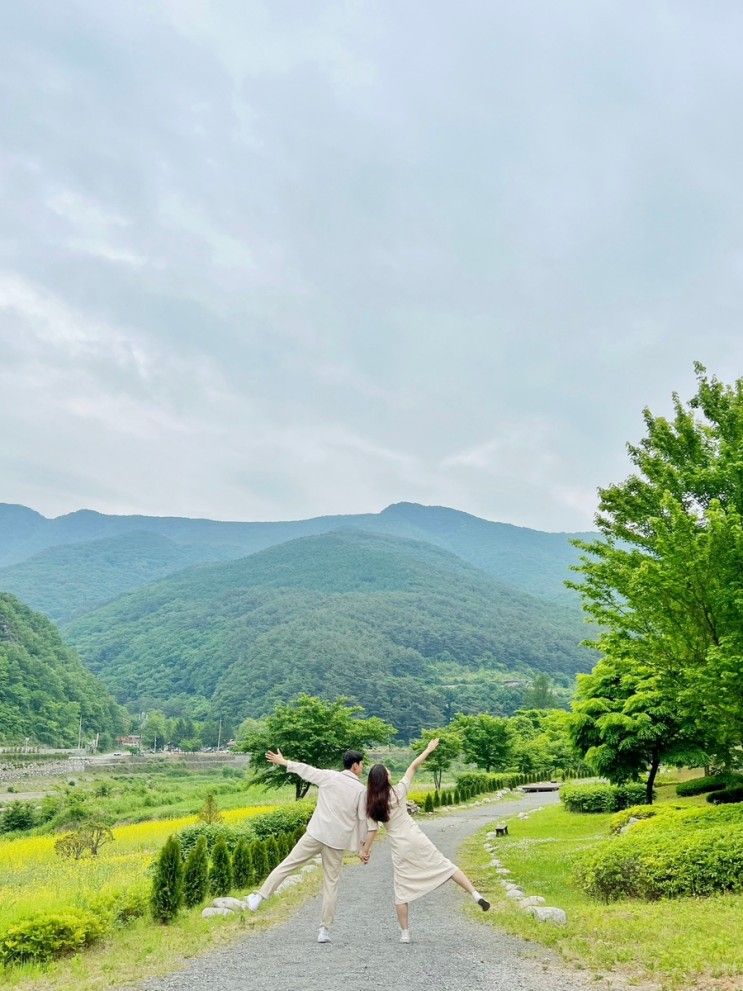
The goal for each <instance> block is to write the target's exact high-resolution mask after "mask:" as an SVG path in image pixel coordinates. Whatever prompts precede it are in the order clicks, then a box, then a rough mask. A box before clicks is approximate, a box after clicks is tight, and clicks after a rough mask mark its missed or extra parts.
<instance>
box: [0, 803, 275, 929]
mask: <svg viewBox="0 0 743 991" xmlns="http://www.w3.org/2000/svg"><path fill="white" fill-rule="evenodd" d="M275 807H276V806H274V805H250V806H245V807H243V808H239V809H230V810H229V811H225V812H223V813H222V815H223V817H224V820H225V822H226V823H230V824H231V823H236V822H241V821H242V820H244V819H248V818H252V817H253V816H257V815H260V814H261V813H263V812H270V811H271V810H272V809H274V808H275ZM196 818H197V817H196V816H195V815H191V816H183V817H181V818H180V819H155V820H152V821H151V822H141V823H134V824H131V825H126V826H117V827H116V828H115V829H114V831H113V833H114V840H113V841H112V842H110V843H107V844H106V845H105V846H104V847H102V848H101V852H100V853H99V855H98V856H97V857H85V858H84V859H82V860H65V859H63V858H61V857H59V856H57V854H56V853H55V852H54V842H55V839H56V837H55V836H32V837H27V838H24V839H16V840H6V841H5V842H0V933H2V932H3V931H4V930H5V929H6V928H7V926H8V925H11V924H12V923H14V922H17V921H18V920H19V919H20V918H24V917H27V916H29V915H33V914H35V913H36V912H41V911H47V910H50V909H62V908H65V907H71V906H81V905H84V904H85V902H86V900H87V899H88V898H90V897H92V896H97V895H100V894H107V893H109V892H113V891H123V890H129V889H132V888H138V887H141V886H147V885H148V883H149V873H148V871H149V867H150V864H151V863H152V860H153V857H154V856H155V854H157V853H158V851H159V850H160V847H161V846H162V845H163V843H164V842H165V840H166V839H167V838H168V836H170V834H171V833H174V832H176V831H177V830H179V829H182V828H183V827H184V826H190V825H191V824H193V823H194V822H196Z"/></svg>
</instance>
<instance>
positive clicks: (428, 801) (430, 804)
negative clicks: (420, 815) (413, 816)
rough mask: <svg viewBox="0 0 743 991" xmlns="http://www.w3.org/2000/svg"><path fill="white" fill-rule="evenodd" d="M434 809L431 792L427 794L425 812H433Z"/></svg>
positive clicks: (424, 805)
mask: <svg viewBox="0 0 743 991" xmlns="http://www.w3.org/2000/svg"><path fill="white" fill-rule="evenodd" d="M433 808H434V806H433V795H432V794H431V792H430V791H429V792H428V793H427V794H426V800H425V802H424V803H423V810H424V812H433Z"/></svg>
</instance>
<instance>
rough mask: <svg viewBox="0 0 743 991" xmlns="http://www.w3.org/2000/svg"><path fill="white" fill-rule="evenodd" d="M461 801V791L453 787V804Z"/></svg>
mask: <svg viewBox="0 0 743 991" xmlns="http://www.w3.org/2000/svg"><path fill="white" fill-rule="evenodd" d="M461 801H462V794H461V792H460V791H459V788H455V789H454V804H455V805H459V803H460V802H461Z"/></svg>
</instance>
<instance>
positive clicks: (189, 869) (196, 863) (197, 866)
mask: <svg viewBox="0 0 743 991" xmlns="http://www.w3.org/2000/svg"><path fill="white" fill-rule="evenodd" d="M239 849H240V847H239V845H238V850H239ZM208 890H209V852H208V850H207V846H206V837H204V836H200V837H199V840H198V842H197V844H196V846H195V847H194V848H193V849H192V850H191V852H190V853H189V855H188V856H187V857H186V865H185V868H184V870H183V900H184V901H185V903H186V907H187V908H193V907H194V906H195V905H200V904H201V903H202V902H203V900H204V899H205V898H206V895H207V892H208Z"/></svg>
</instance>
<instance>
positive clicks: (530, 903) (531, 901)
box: [519, 895, 545, 909]
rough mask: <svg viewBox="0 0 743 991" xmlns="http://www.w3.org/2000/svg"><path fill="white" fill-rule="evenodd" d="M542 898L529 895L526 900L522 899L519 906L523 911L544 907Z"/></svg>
mask: <svg viewBox="0 0 743 991" xmlns="http://www.w3.org/2000/svg"><path fill="white" fill-rule="evenodd" d="M544 903H545V902H544V898H542V896H541V895H529V897H528V898H522V899H521V901H520V902H519V905H520V906H521V907H522V908H523V909H527V908H534V906H535V905H544Z"/></svg>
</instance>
